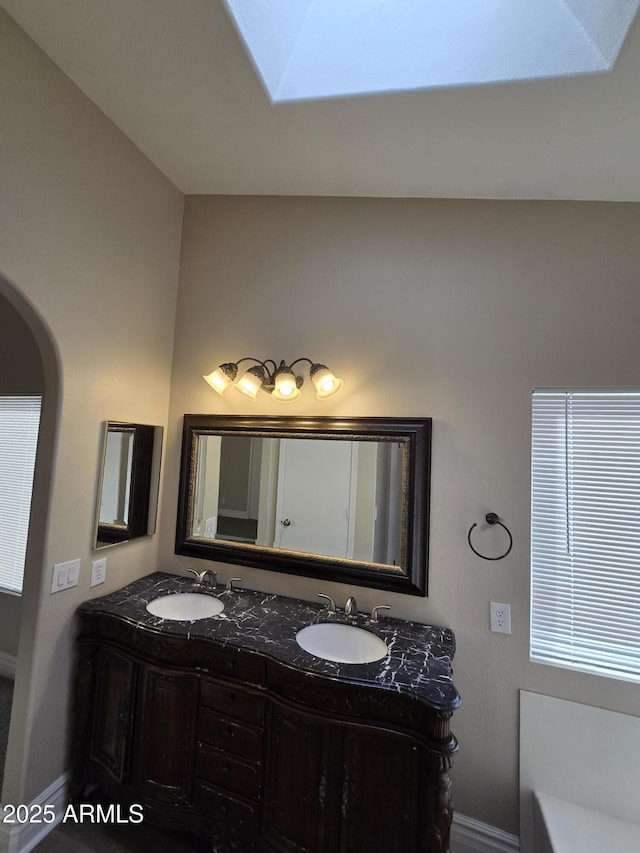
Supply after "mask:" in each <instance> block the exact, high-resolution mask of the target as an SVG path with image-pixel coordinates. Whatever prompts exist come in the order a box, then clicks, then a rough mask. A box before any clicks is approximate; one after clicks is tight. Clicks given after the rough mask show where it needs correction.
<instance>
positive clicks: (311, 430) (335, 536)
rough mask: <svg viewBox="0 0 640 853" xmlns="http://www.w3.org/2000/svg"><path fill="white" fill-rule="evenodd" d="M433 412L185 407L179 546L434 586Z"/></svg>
mask: <svg viewBox="0 0 640 853" xmlns="http://www.w3.org/2000/svg"><path fill="white" fill-rule="evenodd" d="M430 459H431V420H430V419H429V418H421V419H419V418H405V419H397V418H291V417H250V416H232V415H185V418H184V431H183V443H182V463H181V469H180V493H179V501H178V518H177V526H176V553H177V554H184V555H188V556H191V557H200V558H203V559H207V560H218V561H221V562H227V563H236V564H238V565H247V566H254V567H256V568H260V569H269V570H271V571H277V572H288V573H290V574H299V575H307V576H309V577H318V578H322V579H324V580H336V581H342V582H344V583H355V584H357V585H361V586H372V587H376V588H378V589H387V590H392V591H396V592H407V593H409V594H411V595H425V594H426V591H427V561H428V542H429V484H430Z"/></svg>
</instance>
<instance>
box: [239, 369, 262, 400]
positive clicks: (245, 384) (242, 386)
mask: <svg viewBox="0 0 640 853" xmlns="http://www.w3.org/2000/svg"><path fill="white" fill-rule="evenodd" d="M264 380H265V373H264V369H263V368H262V367H257V366H256V367H250V368H249V370H247V371H246V373H243V374H242V376H241V377H240V379H238V381H237V382H236V384H235V387H236V388H237V389H238V391H240V392H241V393H242V394H244V396H245V397H248V398H249V399H250V400H255V399H256V397H257V395H258V391H259V390H260V388H261V387H262V383H263V382H264Z"/></svg>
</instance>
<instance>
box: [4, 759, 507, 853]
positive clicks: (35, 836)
mask: <svg viewBox="0 0 640 853" xmlns="http://www.w3.org/2000/svg"><path fill="white" fill-rule="evenodd" d="M68 788H69V773H64V774H63V775H62V776H60V778H59V779H56V780H55V782H53V783H52V784H51V785H49V787H48V788H47V789H46V790H45V791H43V792H42V793H41V794H39V795H38V796H37V797H36V798H35V799H34V800H33V801H32V802H31V803H30V804H29V809H30V810H32V807H33V806H45V805H52V806H53V812H54V814H55V816H56V817H55V820H54V821H53V822H52V823H40V824H33V823H31V824H29V823H27V824H23V825H15V824H14V825H9V824H5V823H2V822H0V853H29V851H30V850H33V848H34V847H35V846H36V844H38V843H39V842H40V841H42V839H43V838H44V837H45V836H46V835H48V834H49V833H50V832H51V830H52V829H53V828H54V826H56V825H57V824H58V823H60V821H61V820H62V818H63V816H64V813H65V809H66V806H67V802H68ZM519 850H520V843H519V841H518V837H517V836H516V835H510V834H509V833H508V832H504V831H503V830H502V829H496V827H494V826H489V824H486V823H482V822H481V821H479V820H475V819H474V818H471V817H466V816H465V815H461V814H458V813H455V814H454V817H453V827H452V830H451V851H452V853H519Z"/></svg>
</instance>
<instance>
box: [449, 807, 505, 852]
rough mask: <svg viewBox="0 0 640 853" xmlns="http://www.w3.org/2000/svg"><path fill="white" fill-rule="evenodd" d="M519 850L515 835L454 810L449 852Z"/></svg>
mask: <svg viewBox="0 0 640 853" xmlns="http://www.w3.org/2000/svg"><path fill="white" fill-rule="evenodd" d="M519 850H520V841H519V839H518V836H517V835H510V834H509V833H508V832H504V830H502V829H496V827H495V826H489V824H487V823H482V822H481V821H479V820H475V819H474V818H472V817H466V816H465V815H462V814H457V813H456V812H454V814H453V827H452V828H451V853H518V851H519Z"/></svg>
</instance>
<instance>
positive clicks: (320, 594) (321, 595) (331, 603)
mask: <svg viewBox="0 0 640 853" xmlns="http://www.w3.org/2000/svg"><path fill="white" fill-rule="evenodd" d="M316 595H317V596H318V598H326V599H327V601H328V602H329V603H328V604H327V613H335V612H336V603H335V601H334V600H333V598H331V596H330V595H326V594H325V593H324V592H317V593H316Z"/></svg>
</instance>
